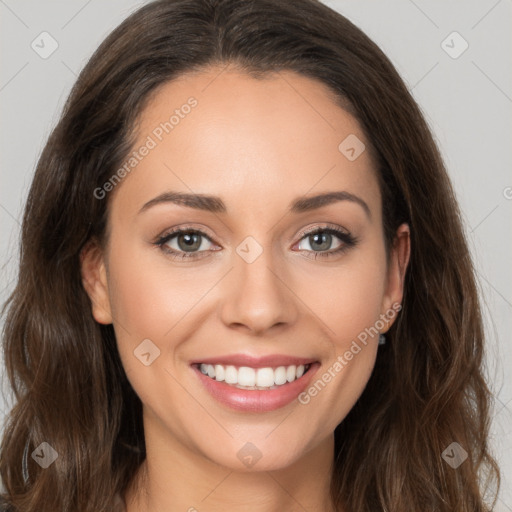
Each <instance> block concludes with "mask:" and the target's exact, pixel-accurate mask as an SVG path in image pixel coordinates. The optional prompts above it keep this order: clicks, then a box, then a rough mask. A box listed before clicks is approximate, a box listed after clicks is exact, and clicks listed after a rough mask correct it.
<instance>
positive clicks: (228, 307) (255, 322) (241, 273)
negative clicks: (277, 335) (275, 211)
mask: <svg viewBox="0 0 512 512" xmlns="http://www.w3.org/2000/svg"><path fill="white" fill-rule="evenodd" d="M260 239H261V237H260ZM274 252H275V251H273V250H272V247H271V244H269V243H267V244H266V245H263V244H261V243H260V242H259V241H258V240H256V238H255V237H253V236H248V237H246V238H245V239H244V240H242V242H241V243H240V244H239V245H238V246H237V247H236V250H235V252H234V253H233V265H234V269H233V272H232V273H231V278H230V281H229V289H228V290H227V292H226V294H225V295H224V304H223V308H222V318H223V321H224V322H225V323H226V325H234V324H242V325H244V326H246V327H247V328H248V329H250V330H251V331H254V332H261V331H265V330H266V329H269V328H271V327H272V326H274V325H276V324H285V323H291V322H293V321H294V320H295V319H296V305H295V304H294V301H293V294H291V293H290V291H289V289H288V288H287V286H286V285H285V284H284V283H285V282H286V276H285V275H280V274H282V273H283V266H282V265H280V264H279V263H280V262H279V261H278V255H277V254H274Z"/></svg>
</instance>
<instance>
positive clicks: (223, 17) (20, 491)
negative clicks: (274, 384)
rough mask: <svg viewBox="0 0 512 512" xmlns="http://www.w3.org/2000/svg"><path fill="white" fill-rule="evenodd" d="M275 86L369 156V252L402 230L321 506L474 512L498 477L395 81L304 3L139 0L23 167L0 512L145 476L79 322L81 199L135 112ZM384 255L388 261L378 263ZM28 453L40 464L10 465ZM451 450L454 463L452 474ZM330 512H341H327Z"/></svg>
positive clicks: (415, 119)
mask: <svg viewBox="0 0 512 512" xmlns="http://www.w3.org/2000/svg"><path fill="white" fill-rule="evenodd" d="M212 65H221V66H227V65H233V66H236V67H237V68H238V69H239V70H241V71H243V72H244V73H247V74H248V75H249V76H252V77H254V78H255V79H258V78H261V77H265V76H267V75H268V74H271V73H279V71H281V70H291V71H295V72H297V73H300V74H302V75H304V76H307V77H310V78H312V79H315V80H317V81H320V82H322V83H323V84H325V85H326V86H327V87H328V88H329V90H330V91H332V92H333V97H334V98H336V101H337V102H339V105H340V106H342V107H343V108H345V109H349V110H350V112H351V113H352V114H353V115H354V116H355V118H356V119H357V120H358V121H359V123H360V125H361V127H362V129H363V130H364V132H365V134H366V137H367V139H368V141H369V142H370V144H371V149H372V151H373V152H374V154H375V156H376V162H377V167H378V168H377V172H378V178H379V184H380V190H381V194H382V199H383V229H384V233H385V239H386V247H387V250H388V251H389V248H390V247H391V246H392V244H393V241H394V233H395V231H396V229H397V227H398V226H399V225H400V224H401V223H402V222H407V223H408V224H409V226H410V229H411V257H410V264H409V268H408V269H407V273H406V276H405V283H404V287H405V290H404V298H403V309H402V311H401V313H400V315H399V317H398V319H397V321H396V322H395V323H394V324H393V326H392V327H391V330H390V331H389V332H388V333H387V336H386V337H387V344H386V345H384V346H383V347H381V348H380V349H379V353H378V356H377V361H376V364H375V368H374V371H373V373H372V375H371V377H370V380H369V382H368V385H367V386H366V388H365V390H364V392H363V393H362V395H361V397H360V398H359V400H358V401H357V403H356V404H355V406H354V407H353V409H352V410H351V411H350V413H349V414H348V416H347V417H346V418H345V419H344V420H343V421H342V422H341V423H340V424H339V425H338V426H337V428H336V430H335V465H334V467H333V475H332V481H331V482H332V483H331V494H332V499H333V502H334V504H335V506H336V508H337V510H338V509H339V510H342V509H343V510H350V511H351V512H377V511H386V512H390V511H393V512H410V511H422V512H433V511H435V512H454V511H457V512H484V511H488V510H490V508H489V505H488V504H487V503H486V500H487V497H486V493H487V489H489V488H490V487H492V485H491V483H493V482H496V488H497V489H498V488H499V483H500V473H499V469H498V466H497V464H496V462H495V460H494V459H493V457H492V455H491V453H490V449H489V446H488V435H489V426H490V407H491V403H492V395H491V393H490V390H489V388H488V386H487V384H486V378H485V375H484V369H485V368H484V332H483V324H482V317H481V310H480V305H479V297H478V289H477V286H476V276H475V271H474V267H473V264H472V262H471V259H470V254H469V250H468V245H467V242H466V239H465V236H464V231H463V224H462V221H461V216H460V212H459V209H458V205H457V203H456V199H455V195H454V192H453V189H452V185H451V183H450V180H449V178H448V175H447V172H446V170H445V167H444V164H443V162H442V159H441V157H440V154H439V151H438V149H437V147H436V144H435V142H434V140H433V137H432V134H431V132H430V130H429V127H428V125H427V123H426V122H425V120H424V118H423V115H422V113H421V111H420V109H419V107H418V106H417V104H416V103H415V101H414V99H413V98H412V96H411V94H410V93H409V91H408V89H407V87H406V85H405V84H404V82H403V81H402V79H401V78H400V76H399V74H398V73H397V71H396V70H395V68H394V67H393V65H392V64H391V62H390V61H389V59H388V58H387V57H386V56H385V55H384V54H383V53H382V51H381V50H380V49H379V47H378V46H377V45H376V44H375V43H373V42H372V41H371V40H370V39H369V38H368V37H367V36H366V35H365V34H364V33H363V32H362V31H361V30H360V29H358V28H357V27H356V26H354V25H353V24H352V23H351V22H350V21H349V20H347V19H346V18H345V17H343V16H342V15H341V14H339V13H337V12H336V11H334V10H332V9H330V8H329V7H327V6H326V5H324V4H322V3H320V2H319V1H317V0H293V1H284V0H158V1H154V2H150V3H148V4H146V5H144V6H143V7H142V8H140V9H138V10H137V11H136V12H135V13H133V14H132V15H130V16H129V17H128V18H127V19H126V20H125V21H124V22H123V23H121V25H119V26H118V27H117V28H116V29H115V30H114V31H113V32H112V33H111V34H110V35H109V36H108V37H107V38H106V39H105V41H104V42H103V43H102V44H101V45H100V46H99V48H98V49H97V50H96V52H95V53H94V54H93V55H92V57H91V58H90V60H89V62H88V63H87V65H86V66H85V67H84V69H83V70H82V72H81V73H80V75H79V77H78V79H77V81H76V83H75V85H74V87H73V89H72V91H71V93H70V95H69V97H68V99H67V102H66V104H65V106H64V109H63V112H62V115H61V117H60V119H59V121H58V123H57V125H56V126H55V128H54V129H53V131H52V133H51V135H50V137H49V139H48V141H47V143H46V145H45V147H44V150H43V152H42V154H41V157H40V159H39V161H38V164H37V168H36V171H35V176H34V178H33V182H32V185H31V188H30V192H29V195H28V199H27V203H26V208H25V212H24V217H23V224H22V233H21V249H20V264H19V274H18V281H17V285H16V287H15V289H14V291H13V293H12V295H11V296H10V297H9V299H8V301H7V302H6V304H5V306H4V315H5V324H4V329H3V354H4V360H5V365H6V370H7V375H8V379H9V384H10V387H11V388H12V392H13V398H14V399H15V403H14V406H13V407H12V409H11V410H10V412H9V414H8V416H7V417H6V425H5V429H4V432H3V437H2V443H1V447H0V448H1V462H0V477H1V479H2V481H3V484H4V487H5V489H4V492H3V494H2V499H3V502H4V507H5V510H9V511H12V512H55V511H56V510H57V511H59V512H102V511H105V512H106V511H110V510H112V508H113V506H114V503H115V499H114V498H115V495H116V494H118V493H123V492H124V490H125V489H126V488H127V485H128V483H129V482H130V481H131V479H132V477H133V476H134V474H135V472H136V470H137V468H138V467H139V466H140V464H141V462H142V461H143V460H144V458H145V444H144V433H143V427H142V404H141V401H140V399H139V398H138V396H137V395H136V393H135V392H134V390H133V389H132V387H131V385H130V384H129V382H128V380H127V377H126V375H125V372H124V370H123V367H122V364H121V361H120V357H119V354H118V350H117V345H116V339H115V336H114V331H113V327H112V325H108V326H105V325H99V324H98V323H96V322H95V320H94V318H93V316H92V313H91V304H90V300H89V298H88V296H87V294H86V292H85V290H84V287H83V285H82V280H81V272H80V253H81V250H82V249H83V248H84V247H85V245H86V244H87V243H88V241H90V240H91V239H93V238H94V237H96V238H98V239H100V240H102V237H103V235H104V232H105V227H106V221H107V215H108V204H109V202H108V198H106V199H105V200H99V199H98V198H97V197H96V196H95V194H94V190H95V189H97V188H98V187H101V186H102V184H104V183H106V182H107V181H108V179H109V178H110V177H111V176H112V175H113V174H114V172H115V170H116V169H118V168H119V166H120V165H121V164H122V162H123V161H124V160H125V158H126V155H127V154H129V153H130V151H131V149H132V145H133V143H134V133H135V127H136V126H137V122H138V119H139V117H140V114H141V112H142V110H143V108H144V106H145V104H146V103H147V101H148V99H149V97H150V95H152V94H154V93H155V92H156V90H157V88H158V87H159V86H160V85H162V84H164V83H166V82H168V81H170V80H172V79H174V78H177V77H179V76H180V75H181V74H184V73H186V72H189V71H194V70H202V69H205V68H206V67H208V66H212ZM388 254H389V252H388ZM42 442H47V443H49V444H50V445H51V446H52V447H53V448H54V449H55V450H56V452H57V453H58V458H57V459H56V460H55V462H54V463H53V464H52V465H51V466H50V467H48V468H47V469H42V468H41V467H40V466H39V465H38V464H36V462H35V461H34V460H33V459H32V457H29V456H28V454H30V453H32V452H33V450H35V449H36V448H37V447H38V446H39V445H40V444H41V443H42ZM452 442H457V443H459V444H460V445H461V446H462V447H463V448H464V449H465V450H466V452H467V453H468V458H467V460H466V461H465V462H464V463H463V464H461V465H460V466H459V467H458V468H457V469H452V468H451V467H449V466H448V465H447V463H446V462H445V461H444V460H443V458H442V457H441V454H442V452H443V450H445V448H446V447H447V446H449V445H450V444H451V443H452ZM343 507H345V508H343Z"/></svg>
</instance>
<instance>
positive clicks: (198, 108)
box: [116, 67, 379, 203]
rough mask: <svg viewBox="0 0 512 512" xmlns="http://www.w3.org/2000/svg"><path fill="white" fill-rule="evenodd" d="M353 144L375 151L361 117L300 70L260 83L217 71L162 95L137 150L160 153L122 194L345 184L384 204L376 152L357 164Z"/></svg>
mask: <svg viewBox="0 0 512 512" xmlns="http://www.w3.org/2000/svg"><path fill="white" fill-rule="evenodd" d="M346 140H348V141H349V142H350V144H348V146H354V144H355V149H356V151H358V152H359V151H360V150H361V148H364V147H366V148H367V149H369V141H367V140H366V138H365V135H364V133H363V131H362V129H361V127H360V125H359V123H358V121H357V120H356V119H355V117H353V116H352V115H351V114H349V113H348V112H347V111H346V110H344V109H342V108H341V107H340V106H339V105H338V104H336V103H335V97H334V95H333V93H332V91H331V90H330V89H329V88H328V87H327V86H325V85H324V84H322V83H321V82H319V81H317V80H314V79H311V78H308V77H305V76H303V75H300V74H297V73H295V72H292V71H281V72H279V73H273V74H271V75H267V76H265V77H264V78H261V79H259V78H258V79H256V78H253V77H251V76H249V75H247V74H245V73H243V72H242V71H238V70H233V69H226V68H225V67H212V68H207V69H205V70H202V71H199V72H194V73H187V74H184V75H181V76H180V77H179V78H177V79H175V80H173V81H170V82H167V83H165V84H163V85H162V86H160V87H159V88H158V90H156V91H155V92H154V93H153V94H152V96H151V98H150V99H149V100H148V102H147V104H146V106H145V108H144V110H143V111H142V113H141V116H140V119H139V123H138V131H137V141H136V143H135V145H134V148H133V149H134V150H135V151H138V150H139V149H140V148H141V147H143V146H144V145H146V146H148V147H149V146H151V149H150V150H149V151H144V153H145V156H144V157H143V158H140V159H139V161H138V162H137V165H136V167H134V170H133V171H131V172H130V173H129V176H128V177H127V178H126V179H125V180H123V184H122V186H121V187H120V188H121V189H125V190H124V191H123V192H122V193H121V191H119V192H120V195H123V196H125V195H127V194H136V195H137V196H140V197H141V196H144V198H145V199H146V200H147V199H150V198H151V197H150V196H151V195H156V194H157V193H161V192H162V189H164V188H165V189H172V190H181V191H185V192H190V191H194V192H196V193H208V194H214V195H218V196H221V197H227V196H229V197H230V198H231V199H232V200H233V201H239V202H241V201H247V199H248V198H249V197H252V198H254V199H255V201H260V202H261V201H263V200H265V198H267V200H268V199H270V198H272V197H276V193H279V194H280V195H282V196H283V197H284V196H285V195H286V194H288V195H289V196H290V197H292V196H293V197H294V198H295V197H296V196H297V195H305V194H307V193H308V192H309V191H311V193H314V192H323V191H325V190H330V189H333V188H336V189H340V187H341V188H347V189H352V190H350V191H351V192H354V193H356V192H357V193H362V191H363V190H365V195H366V197H367V198H368V201H369V202H372V201H373V202H375V201H377V200H378V199H379V198H378V196H379V192H378V185H377V181H376V176H375V170H374V165H373V161H372V158H371V156H370V151H368V150H364V151H362V153H361V154H360V156H358V157H357V158H356V159H355V160H354V159H350V158H347V153H346V149H347V143H344V141H346ZM363 144H364V146H363ZM349 149H350V148H349ZM348 156H351V155H350V154H348ZM227 185H229V188H228V187H227ZM117 192H118V191H116V193H117ZM288 199H289V198H288ZM226 202H227V203H229V200H227V201H226ZM287 202H288V201H287Z"/></svg>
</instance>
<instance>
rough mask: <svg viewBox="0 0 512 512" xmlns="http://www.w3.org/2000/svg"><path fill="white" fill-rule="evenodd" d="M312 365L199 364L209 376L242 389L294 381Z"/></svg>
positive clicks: (264, 387)
mask: <svg viewBox="0 0 512 512" xmlns="http://www.w3.org/2000/svg"><path fill="white" fill-rule="evenodd" d="M310 366H311V365H310V364H307V365H305V366H304V365H303V364H301V365H299V366H295V365H291V366H279V367H277V368H250V367H248V366H241V367H240V368H237V367H235V366H224V365H221V364H216V365H212V364H204V363H202V364H201V365H200V366H199V369H200V370H201V373H203V374H204V375H208V377H210V378H212V379H215V380H218V381H224V382H226V384H232V385H233V386H234V387H237V388H240V389H274V388H276V387H277V386H282V385H283V384H286V383H288V382H293V381H294V380H296V379H299V378H300V377H302V375H304V373H305V372H307V371H308V370H309V367H310Z"/></svg>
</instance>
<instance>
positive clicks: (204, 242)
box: [155, 228, 218, 259]
mask: <svg viewBox="0 0 512 512" xmlns="http://www.w3.org/2000/svg"><path fill="white" fill-rule="evenodd" d="M211 244H213V242H212V241H211V240H210V238H209V237H208V235H207V234H206V233H203V232H202V231H200V230H198V229H190V228H181V229H176V230H172V231H169V232H167V233H166V234H164V235H162V236H161V237H159V238H158V240H157V241H156V242H155V245H157V246H159V247H160V248H161V249H162V250H163V251H164V252H166V253H168V254H169V255H171V256H172V257H173V258H177V259H184V258H198V257H200V253H203V252H208V251H209V245H211ZM210 250H211V249H210ZM213 250H218V249H213Z"/></svg>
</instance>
